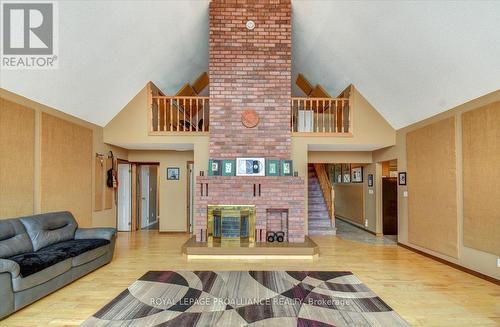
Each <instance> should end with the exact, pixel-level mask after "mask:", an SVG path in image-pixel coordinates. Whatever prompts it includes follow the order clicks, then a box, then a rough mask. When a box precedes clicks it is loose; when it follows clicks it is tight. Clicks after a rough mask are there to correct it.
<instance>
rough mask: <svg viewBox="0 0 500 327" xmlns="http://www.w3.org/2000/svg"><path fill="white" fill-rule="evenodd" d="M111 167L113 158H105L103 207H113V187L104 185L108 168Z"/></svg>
mask: <svg viewBox="0 0 500 327" xmlns="http://www.w3.org/2000/svg"><path fill="white" fill-rule="evenodd" d="M111 168H113V159H111V158H107V159H106V169H105V171H104V178H105V182H104V189H105V191H104V209H112V208H113V200H114V196H113V195H114V189H113V188H112V187H108V186H107V185H106V181H107V180H108V170H110V169H111Z"/></svg>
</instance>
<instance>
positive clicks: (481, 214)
mask: <svg viewBox="0 0 500 327" xmlns="http://www.w3.org/2000/svg"><path fill="white" fill-rule="evenodd" d="M462 144H463V145H462V146H463V169H464V175H463V176H464V227H463V232H464V245H465V246H467V247H470V248H473V249H477V250H481V251H484V252H488V253H491V254H494V255H498V256H500V205H499V203H500V182H499V181H500V169H499V167H500V164H499V163H500V102H495V103H492V104H490V105H487V106H484V107H481V108H479V109H476V110H472V111H469V112H466V113H464V114H463V115H462Z"/></svg>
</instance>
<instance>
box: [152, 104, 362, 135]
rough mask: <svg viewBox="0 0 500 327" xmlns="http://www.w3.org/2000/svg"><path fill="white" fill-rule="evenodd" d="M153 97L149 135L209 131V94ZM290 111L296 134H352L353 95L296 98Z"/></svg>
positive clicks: (188, 133)
mask: <svg viewBox="0 0 500 327" xmlns="http://www.w3.org/2000/svg"><path fill="white" fill-rule="evenodd" d="M150 97H151V100H150V104H151V105H150V108H149V110H148V113H149V117H148V121H149V135H193V134H196V135H199V134H200V133H208V132H209V129H210V127H209V125H210V124H209V122H210V117H209V116H210V114H209V112H210V110H209V108H210V103H209V97H205V96H166V95H151V96H150ZM290 111H291V127H290V128H291V132H292V133H293V134H297V135H311V136H318V135H328V136H352V126H353V125H352V107H351V106H350V102H349V98H342V97H341V98H306V97H292V98H291V99H290Z"/></svg>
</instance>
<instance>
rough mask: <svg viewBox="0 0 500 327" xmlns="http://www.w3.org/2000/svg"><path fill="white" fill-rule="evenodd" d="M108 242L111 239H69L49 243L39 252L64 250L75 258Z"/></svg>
mask: <svg viewBox="0 0 500 327" xmlns="http://www.w3.org/2000/svg"><path fill="white" fill-rule="evenodd" d="M108 244H109V241H108V240H103V239H84V240H69V241H64V242H60V243H56V244H52V245H49V246H47V247H44V248H43V249H41V250H40V251H39V252H45V251H48V252H64V253H66V254H67V255H68V257H71V258H73V257H76V256H79V255H80V254H82V253H84V252H88V251H91V250H94V249H97V248H99V247H101V246H104V245H108Z"/></svg>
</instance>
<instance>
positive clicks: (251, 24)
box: [245, 20, 255, 31]
mask: <svg viewBox="0 0 500 327" xmlns="http://www.w3.org/2000/svg"><path fill="white" fill-rule="evenodd" d="M245 26H246V27H247V30H249V31H251V30H253V29H254V28H255V22H254V21H253V20H249V21H247V22H246V24H245Z"/></svg>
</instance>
